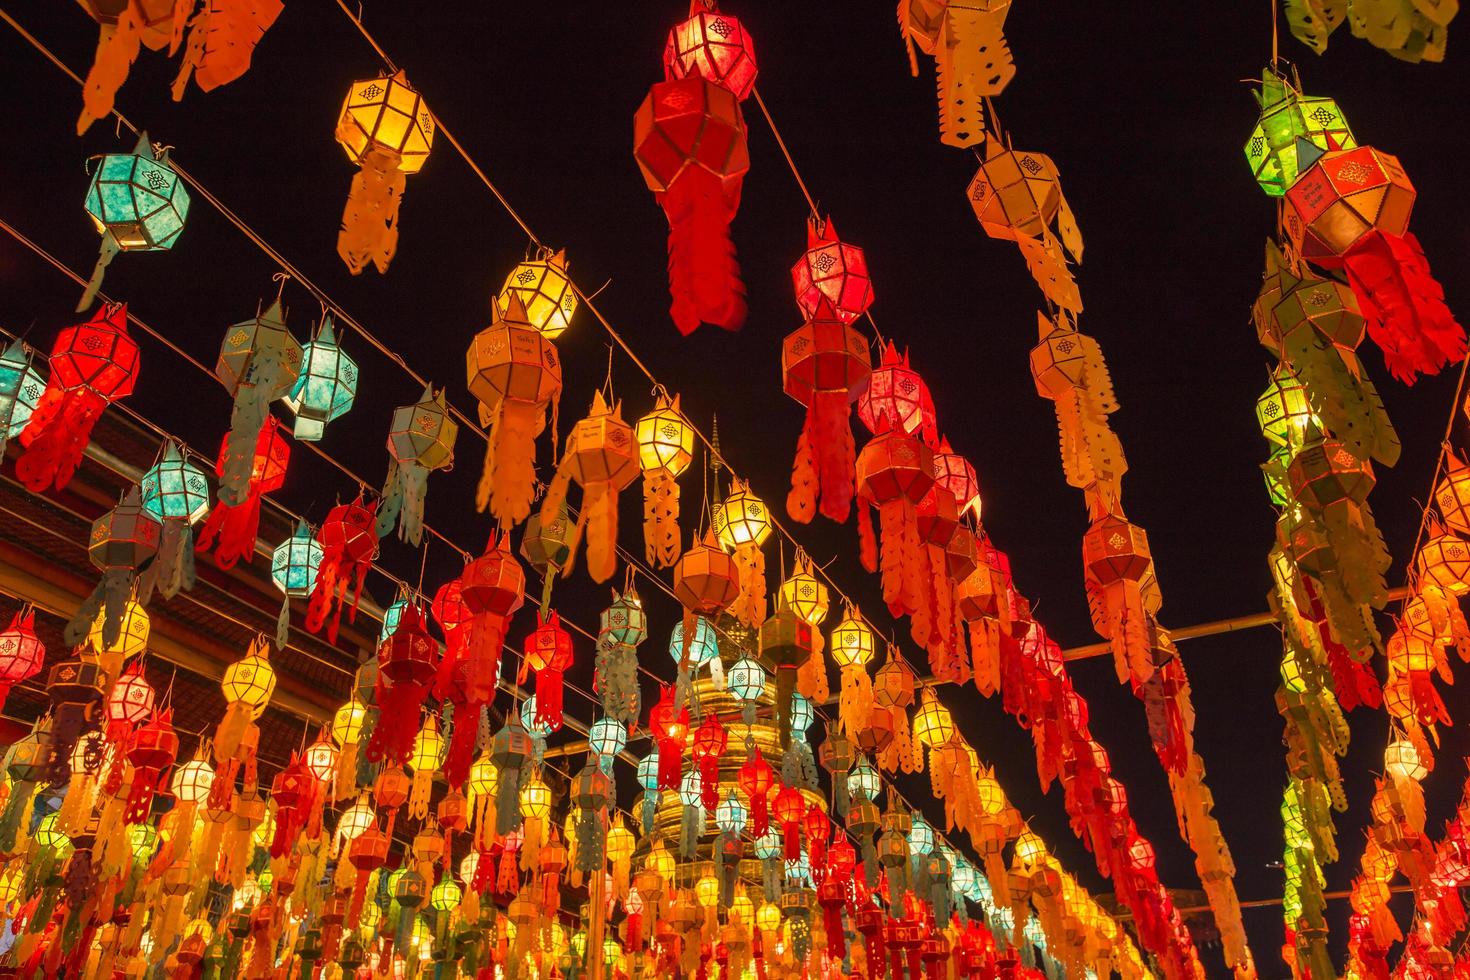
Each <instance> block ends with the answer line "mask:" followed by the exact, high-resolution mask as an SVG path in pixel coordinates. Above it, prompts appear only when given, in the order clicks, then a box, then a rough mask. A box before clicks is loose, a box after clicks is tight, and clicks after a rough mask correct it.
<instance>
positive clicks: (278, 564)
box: [271, 521, 322, 598]
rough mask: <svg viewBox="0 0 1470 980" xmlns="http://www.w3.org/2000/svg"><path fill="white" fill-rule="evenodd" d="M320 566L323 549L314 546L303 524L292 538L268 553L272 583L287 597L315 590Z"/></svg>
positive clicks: (298, 526) (305, 524)
mask: <svg viewBox="0 0 1470 980" xmlns="http://www.w3.org/2000/svg"><path fill="white" fill-rule="evenodd" d="M321 563H322V546H321V545H319V544H317V542H316V538H315V536H314V535H313V534H312V531H311V527H310V526H309V525H308V524H307V523H306V522H305V521H302V522H300V523H298V524H297V525H296V530H295V531H294V532H292V534H291V537H289V538H287V539H286V540H285V541H282V542H281V543H280V544H278V545H276V550H275V551H274V552H272V553H271V581H273V582H275V584H276V588H278V589H280V590H281V591H282V592H283V593H285V594H286V595H287V596H294V597H296V598H302V597H305V596H309V595H311V593H312V591H313V590H314V589H315V588H316V579H317V571H318V569H319V568H320V567H321Z"/></svg>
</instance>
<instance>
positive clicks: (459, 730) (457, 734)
mask: <svg viewBox="0 0 1470 980" xmlns="http://www.w3.org/2000/svg"><path fill="white" fill-rule="evenodd" d="M537 704H538V705H539V704H540V700H539V699H538V700H537ZM454 711H455V718H457V719H460V720H459V721H458V722H456V724H455V726H454V730H453V731H452V732H451V733H450V735H449V750H448V751H447V752H446V753H445V755H444V779H445V781H447V782H448V783H449V785H450V786H462V785H463V784H464V781H465V779H466V778H467V777H468V776H469V773H470V765H471V764H472V763H473V762H474V758H475V742H476V738H477V736H478V734H479V732H478V730H477V728H476V726H475V725H473V724H471V723H470V719H472V718H476V717H478V716H479V714H480V705H479V704H478V703H474V702H466V703H465V704H464V706H463V707H461V706H460V705H459V704H456V705H455V708H454Z"/></svg>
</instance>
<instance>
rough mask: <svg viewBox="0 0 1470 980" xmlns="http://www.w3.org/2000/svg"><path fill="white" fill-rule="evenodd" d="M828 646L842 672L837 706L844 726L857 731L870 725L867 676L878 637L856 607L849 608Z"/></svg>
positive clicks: (870, 687)
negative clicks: (840, 690) (854, 608)
mask: <svg viewBox="0 0 1470 980" xmlns="http://www.w3.org/2000/svg"><path fill="white" fill-rule="evenodd" d="M827 646H828V649H830V650H831V651H832V662H833V663H835V664H836V665H837V667H838V670H840V671H841V673H842V692H841V694H840V695H839V697H838V707H837V713H838V717H839V718H840V719H841V721H842V730H843V731H844V732H846V733H847V734H848V735H855V734H856V733H857V732H860V731H862V730H863V729H865V728H867V727H868V722H869V719H870V718H871V717H872V713H873V681H872V678H870V677H869V676H868V663H869V662H870V661H872V659H873V653H874V651H875V650H876V648H877V638H876V637H874V635H873V631H872V630H871V629H870V628H869V627H868V624H867V623H865V622H864V621H863V620H862V618H861V617H860V616H859V615H858V614H857V613H856V611H855V610H853V609H848V610H847V613H846V615H844V616H843V617H842V621H841V622H839V623H838V624H837V625H836V626H834V627H833V628H832V638H831V640H830V641H829V642H828V644H827Z"/></svg>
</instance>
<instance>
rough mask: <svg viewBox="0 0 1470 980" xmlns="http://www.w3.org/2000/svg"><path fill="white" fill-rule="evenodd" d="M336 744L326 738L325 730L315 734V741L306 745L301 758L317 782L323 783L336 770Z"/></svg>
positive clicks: (334, 773)
mask: <svg viewBox="0 0 1470 980" xmlns="http://www.w3.org/2000/svg"><path fill="white" fill-rule="evenodd" d="M338 754H339V752H338V749H337V746H335V745H333V744H332V742H331V740H330V739H328V738H327V734H326V732H322V733H321V734H319V735H317V737H316V741H315V742H312V743H311V744H310V745H308V746H307V747H306V751H305V752H303V753H302V758H303V759H304V760H305V762H306V770H307V772H309V773H311V774H312V775H313V776H315V777H316V780H317V782H319V783H325V782H327V781H328V780H330V779H331V778H332V777H333V776H334V775H336V772H337V756H338Z"/></svg>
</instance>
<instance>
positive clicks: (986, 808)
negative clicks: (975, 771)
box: [975, 773, 1007, 817]
mask: <svg viewBox="0 0 1470 980" xmlns="http://www.w3.org/2000/svg"><path fill="white" fill-rule="evenodd" d="M975 785H976V789H977V790H978V791H979V795H980V812H981V813H983V814H985V816H987V817H997V816H1000V814H1001V813H1003V812H1005V808H1006V805H1007V800H1006V794H1005V791H1004V790H1002V789H1001V788H1000V783H998V782H996V781H995V777H994V776H992V775H990V774H989V773H981V774H980V775H979V776H978V777H977V778H976V780H975Z"/></svg>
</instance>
